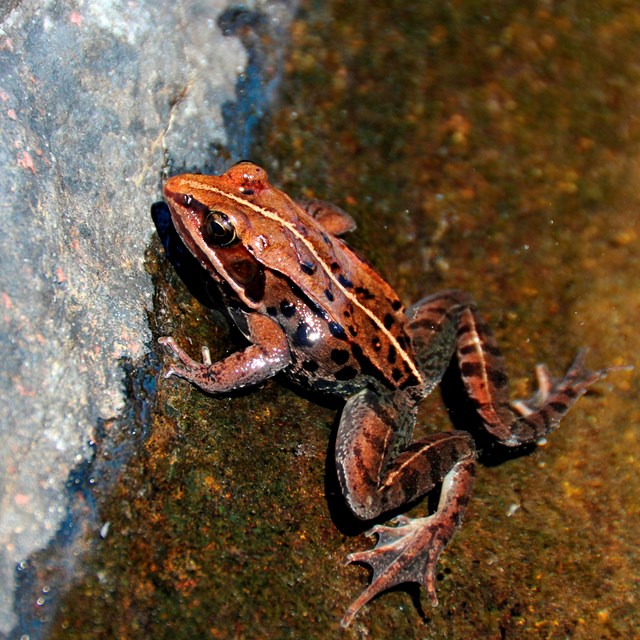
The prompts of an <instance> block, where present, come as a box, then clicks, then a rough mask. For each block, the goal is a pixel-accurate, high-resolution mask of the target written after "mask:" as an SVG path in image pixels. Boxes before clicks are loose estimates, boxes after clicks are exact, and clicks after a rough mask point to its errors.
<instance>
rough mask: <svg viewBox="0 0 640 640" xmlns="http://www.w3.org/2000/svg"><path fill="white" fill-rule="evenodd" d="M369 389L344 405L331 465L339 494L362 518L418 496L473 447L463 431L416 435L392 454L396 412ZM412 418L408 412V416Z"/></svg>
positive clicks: (470, 455) (468, 455)
mask: <svg viewBox="0 0 640 640" xmlns="http://www.w3.org/2000/svg"><path fill="white" fill-rule="evenodd" d="M395 414H396V411H395V410H394V408H393V407H392V406H391V403H389V402H385V400H384V399H381V398H380V397H379V396H377V395H376V394H375V393H373V392H372V391H362V392H361V393H359V394H358V395H356V396H354V397H352V398H350V399H349V401H348V402H347V404H346V405H345V408H344V411H343V413H342V418H341V420H340V426H339V427H338V435H337V439H336V467H337V470H338V477H339V479H340V484H341V487H342V491H343V494H344V496H345V499H346V501H347V503H348V505H349V507H350V508H351V510H352V511H353V513H354V514H355V515H357V516H358V517H359V518H361V519H363V520H368V519H371V518H374V517H376V516H377V515H379V514H380V513H384V512H385V511H389V510H390V509H395V508H398V507H400V506H402V505H403V504H405V503H407V502H409V501H411V500H414V499H416V498H419V497H420V496H423V495H424V494H425V493H427V492H428V491H429V490H431V489H432V488H433V487H434V486H436V485H437V484H439V483H441V482H442V481H443V479H444V478H445V476H446V475H447V474H448V473H449V472H450V471H451V470H452V469H453V468H454V467H455V466H456V464H457V463H459V462H461V461H463V460H469V462H471V463H472V462H473V459H474V458H475V448H474V444H473V440H472V438H471V436H470V435H469V434H468V433H467V432H465V431H450V432H447V433H439V434H434V435H430V436H427V437H425V438H422V439H420V440H416V441H415V442H413V443H411V444H410V445H409V446H407V447H406V448H405V449H404V450H403V451H402V452H400V453H399V454H398V455H397V456H396V457H395V458H392V457H391V456H392V451H393V441H394V437H395V432H396V429H397V426H398V425H397V419H398V416H397V415H395ZM411 418H412V419H413V416H411Z"/></svg>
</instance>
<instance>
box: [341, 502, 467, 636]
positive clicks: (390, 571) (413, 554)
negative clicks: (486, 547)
mask: <svg viewBox="0 0 640 640" xmlns="http://www.w3.org/2000/svg"><path fill="white" fill-rule="evenodd" d="M449 515H450V514H447V513H442V512H438V513H435V514H433V515H432V516H429V517H427V518H415V519H412V518H407V517H406V516H398V517H397V518H394V520H393V521H392V522H395V523H396V525H397V526H395V527H386V526H382V525H377V526H375V527H373V529H371V530H370V531H368V532H367V535H373V534H374V533H375V534H376V535H377V536H378V542H377V543H376V545H375V547H374V548H373V549H369V550H368V551H359V552H356V553H351V554H349V555H348V556H347V559H346V562H347V563H350V562H364V563H366V564H368V565H370V566H371V567H372V568H373V578H372V580H371V584H370V585H369V586H368V587H367V588H366V589H365V590H364V591H363V592H362V593H361V594H360V596H359V597H358V598H357V599H356V600H355V601H354V602H353V603H352V604H351V606H350V607H349V609H348V610H347V612H346V613H345V615H344V617H343V618H342V620H341V622H340V624H341V625H342V626H343V627H347V626H348V625H349V624H350V623H351V621H352V620H353V617H354V616H355V615H356V613H357V612H358V610H359V609H360V608H361V607H363V606H364V605H365V604H367V602H369V600H371V599H372V598H373V597H375V596H376V595H377V594H378V593H381V592H382V591H386V590H387V589H390V588H391V587H394V586H396V585H399V584H402V583H403V582H417V583H419V584H421V585H423V586H424V587H425V589H426V590H427V593H428V595H429V598H430V600H431V604H433V606H434V607H435V606H436V605H437V604H438V598H437V597H436V585H435V580H436V563H437V562H438V558H439V557H440V553H441V552H442V550H443V549H444V547H445V546H446V544H447V542H448V541H449V539H450V538H451V536H452V535H453V533H454V532H455V529H456V528H457V527H456V523H455V521H454V520H452V519H451V518H450V517H449Z"/></svg>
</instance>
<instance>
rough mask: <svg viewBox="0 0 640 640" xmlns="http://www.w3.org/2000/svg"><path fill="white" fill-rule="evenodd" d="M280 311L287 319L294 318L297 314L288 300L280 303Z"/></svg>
mask: <svg viewBox="0 0 640 640" xmlns="http://www.w3.org/2000/svg"><path fill="white" fill-rule="evenodd" d="M280 311H281V312H282V315H283V316H284V317H285V318H292V317H293V316H294V315H295V313H296V307H295V305H294V304H292V303H291V302H289V301H288V300H283V301H282V302H281V303H280Z"/></svg>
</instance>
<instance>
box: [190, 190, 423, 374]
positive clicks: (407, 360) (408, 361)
mask: <svg viewBox="0 0 640 640" xmlns="http://www.w3.org/2000/svg"><path fill="white" fill-rule="evenodd" d="M187 184H188V185H189V186H192V187H194V188H195V189H198V190H199V191H202V190H205V191H211V192H212V193H215V194H217V195H220V196H224V197H225V198H229V200H233V201H234V202H237V203H238V204H241V205H243V206H245V207H248V208H249V209H252V210H253V211H255V212H256V213H258V214H260V215H262V216H264V217H265V218H269V219H270V220H275V221H276V222H279V223H280V224H281V225H282V226H283V227H285V228H286V229H288V230H289V231H290V232H291V233H292V234H293V235H294V236H295V237H296V238H297V239H298V240H299V241H300V242H301V243H302V244H304V245H305V247H306V248H307V249H308V250H309V251H310V252H311V254H312V255H313V256H314V257H315V259H316V260H317V261H318V264H319V265H321V267H322V269H323V270H324V272H325V273H326V274H327V275H328V276H329V278H330V279H331V281H332V282H333V283H334V285H335V286H336V287H337V288H338V289H339V290H340V291H341V292H342V294H343V295H344V296H345V298H347V299H348V300H350V301H351V302H352V303H353V304H354V305H356V306H357V307H358V308H359V309H361V310H362V311H363V312H364V313H365V314H366V315H367V316H369V318H370V319H371V321H372V322H373V323H374V324H375V325H376V326H377V327H378V329H380V331H382V333H383V334H384V335H385V336H386V337H387V339H388V340H389V342H390V343H391V344H392V345H393V346H394V348H395V350H396V351H397V353H399V354H400V357H401V358H402V360H404V362H405V363H406V364H407V366H408V367H409V369H410V370H411V373H412V374H413V375H414V376H415V378H416V380H417V381H418V383H419V384H423V382H424V380H423V377H422V374H421V373H420V371H419V370H418V368H417V367H416V365H415V363H414V362H413V359H412V358H411V357H410V356H409V354H408V353H407V352H406V351H405V350H404V349H403V348H402V347H401V346H400V344H399V343H398V341H397V340H396V339H395V338H394V336H393V335H392V334H391V333H390V332H389V330H388V329H387V328H386V327H385V326H384V324H383V323H382V322H381V321H380V319H379V318H378V316H376V315H375V314H374V313H372V312H371V311H370V310H369V309H367V307H365V306H364V305H363V304H361V303H360V301H359V300H358V299H357V298H356V297H355V296H354V295H353V294H352V293H351V292H350V291H349V290H348V289H346V288H345V287H344V286H342V284H340V282H339V281H338V280H337V279H336V278H335V276H334V275H333V273H332V272H331V269H330V268H329V266H328V265H327V264H326V263H325V262H324V260H323V259H322V258H321V257H320V256H319V255H318V253H317V251H316V250H315V247H314V246H313V245H312V244H311V242H309V240H307V239H306V238H305V237H304V236H302V235H301V234H300V232H299V231H298V230H297V229H296V228H295V227H294V226H293V225H292V224H290V223H289V222H287V221H286V220H284V219H283V218H281V217H280V216H279V215H278V214H277V213H276V212H275V211H270V210H269V209H264V208H263V207H259V206H258V205H257V204H254V203H253V202H250V201H249V200H245V199H244V198H241V197H239V196H236V195H235V194H233V193H229V192H228V191H223V190H222V189H218V188H217V187H212V186H211V185H203V184H202V183H200V182H198V183H195V182H187Z"/></svg>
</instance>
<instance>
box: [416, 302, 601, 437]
mask: <svg viewBox="0 0 640 640" xmlns="http://www.w3.org/2000/svg"><path fill="white" fill-rule="evenodd" d="M408 316H409V326H410V328H411V330H412V334H413V340H414V343H415V350H416V354H417V357H418V359H419V360H420V361H421V366H425V367H426V369H427V370H428V368H429V367H430V366H432V365H430V362H431V359H432V358H433V356H432V355H431V349H430V345H431V343H432V342H435V343H436V344H445V343H446V346H447V347H449V342H448V340H450V337H451V333H452V331H453V330H454V329H455V338H454V342H455V351H456V354H457V358H458V363H459V365H460V373H461V376H462V381H463V383H464V386H465V389H466V391H467V393H468V395H469V397H470V398H471V400H472V401H473V403H474V405H475V408H476V410H477V412H478V414H479V415H480V417H481V419H482V421H483V424H484V426H485V428H486V429H487V431H489V433H491V434H492V435H493V436H494V437H495V438H496V439H497V440H498V441H499V442H500V443H501V444H503V445H505V446H508V447H516V446H520V445H523V444H533V443H536V442H538V441H540V440H542V439H543V438H544V437H545V436H547V435H548V434H549V433H551V432H552V431H554V430H555V429H556V428H557V427H558V424H559V423H560V420H561V419H562V418H563V417H564V415H565V414H566V413H567V411H569V409H570V408H571V407H572V406H573V404H574V403H575V402H576V400H578V398H580V396H582V395H583V394H584V393H585V392H586V390H587V389H588V388H589V386H591V385H592V384H593V383H594V382H596V381H597V380H599V379H601V378H603V377H604V376H606V375H607V373H608V372H609V371H610V370H609V369H600V370H598V371H590V370H588V369H587V368H586V367H585V366H584V355H585V351H581V352H580V353H578V355H577V357H576V359H575V360H574V362H573V364H572V365H571V366H570V367H569V370H568V371H567V373H566V374H565V376H564V377H563V378H559V379H556V378H552V377H551V376H550V375H549V372H548V370H547V368H546V367H545V366H544V365H538V367H537V369H536V374H537V378H538V385H539V389H538V391H537V392H536V393H535V394H534V395H533V396H532V397H531V398H530V399H529V400H526V401H523V400H515V401H510V398H509V378H508V376H507V373H506V369H505V364H504V358H503V356H502V353H501V351H500V348H499V347H498V344H497V342H496V340H495V338H494V336H493V334H492V332H491V329H490V328H489V327H488V325H487V324H486V323H485V322H484V321H483V320H482V317H481V316H480V314H479V313H478V311H477V309H476V305H475V302H474V301H473V299H472V298H471V297H470V296H469V295H468V294H466V293H463V292H461V291H455V290H451V291H442V292H440V293H436V294H435V295H433V296H430V297H429V298H425V299H424V300H423V301H422V302H420V303H418V304H417V305H415V306H414V307H413V308H412V309H410V310H409V312H408ZM452 327H453V328H454V329H453V328H452ZM443 337H444V338H443ZM435 353H436V354H437V351H436V352H435ZM422 361H424V362H425V364H424V365H422ZM438 366H439V365H438Z"/></svg>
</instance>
